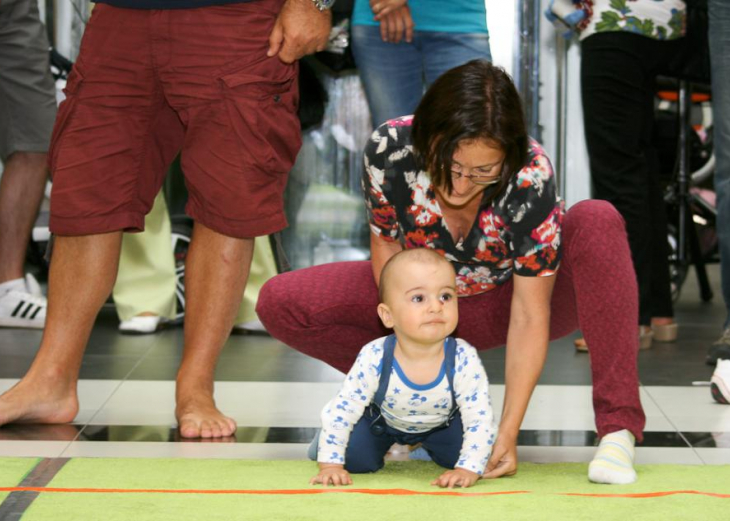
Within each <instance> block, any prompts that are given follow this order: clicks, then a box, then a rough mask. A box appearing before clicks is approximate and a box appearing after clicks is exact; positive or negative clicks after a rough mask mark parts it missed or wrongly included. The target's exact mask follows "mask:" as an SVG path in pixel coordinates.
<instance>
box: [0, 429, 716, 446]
mask: <svg viewBox="0 0 730 521" xmlns="http://www.w3.org/2000/svg"><path fill="white" fill-rule="evenodd" d="M60 427H61V426H59V425H50V426H49V425H6V426H5V427H2V428H0V439H14V440H41V441H71V440H74V439H75V440H76V441H95V442H106V441H122V442H138V441H146V442H162V443H166V442H173V443H177V442H188V443H207V442H209V440H202V439H189V438H182V437H180V434H179V432H178V430H177V428H176V427H174V426H169V425H88V426H83V425H65V426H63V427H65V428H60ZM316 432H317V429H315V428H311V427H248V426H247V427H239V428H238V430H237V431H236V433H235V435H234V436H232V437H231V438H229V439H228V440H223V441H229V442H230V443H309V442H311V441H312V439H313V438H314V436H315V434H316ZM723 436H724V438H729V437H730V433H710V432H682V433H680V432H674V431H652V432H645V433H644V441H643V442H642V443H640V444H639V446H640V447H666V448H689V447H704V448H713V447H723V446H724V447H725V448H728V447H727V444H728V443H730V442H728V441H724V439H723ZM597 443H598V437H597V436H596V433H595V432H593V431H579V430H575V431H571V430H522V431H520V434H519V437H518V439H517V444H518V445H519V446H522V447H593V446H595V445H596V444H597Z"/></svg>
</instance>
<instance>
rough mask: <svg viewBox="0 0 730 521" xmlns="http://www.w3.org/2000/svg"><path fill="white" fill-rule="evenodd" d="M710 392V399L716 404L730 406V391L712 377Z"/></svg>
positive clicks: (717, 379)
mask: <svg viewBox="0 0 730 521" xmlns="http://www.w3.org/2000/svg"><path fill="white" fill-rule="evenodd" d="M710 390H711V391H712V397H713V398H714V399H715V401H716V402H717V403H721V404H723V405H730V390H728V389H727V388H726V387H725V385H724V384H723V382H721V381H720V379H719V378H715V377H714V376H713V377H712V383H711V384H710Z"/></svg>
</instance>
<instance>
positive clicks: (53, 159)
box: [48, 67, 84, 175]
mask: <svg viewBox="0 0 730 521" xmlns="http://www.w3.org/2000/svg"><path fill="white" fill-rule="evenodd" d="M83 81H84V76H83V74H81V71H80V70H79V68H78V67H74V70H73V72H72V73H71V75H70V76H69V78H68V81H67V82H66V87H65V88H64V89H63V93H64V94H65V95H66V99H64V100H63V101H62V102H61V105H60V106H59V107H58V114H57V115H56V122H55V123H54V124H53V134H52V135H51V145H50V146H49V149H48V167H49V169H50V172H51V175H53V172H54V171H55V170H56V163H57V159H58V152H59V150H60V149H61V142H62V140H63V133H64V131H65V129H66V128H67V127H68V123H69V121H70V120H71V117H72V115H73V112H74V109H75V108H76V102H77V100H76V98H77V96H76V93H77V92H78V90H79V88H80V87H81V84H82V83H83Z"/></svg>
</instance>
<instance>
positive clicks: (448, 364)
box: [444, 336, 457, 413]
mask: <svg viewBox="0 0 730 521" xmlns="http://www.w3.org/2000/svg"><path fill="white" fill-rule="evenodd" d="M444 366H445V369H446V377H447V378H448V379H449V389H451V412H452V413H453V412H454V411H455V410H456V409H457V405H456V391H455V390H454V373H455V372H456V339H454V337H452V336H450V337H447V338H446V346H445V350H444Z"/></svg>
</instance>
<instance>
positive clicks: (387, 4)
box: [370, 0, 406, 20]
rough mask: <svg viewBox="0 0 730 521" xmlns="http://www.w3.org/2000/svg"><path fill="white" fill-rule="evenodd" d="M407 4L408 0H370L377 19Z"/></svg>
mask: <svg viewBox="0 0 730 521" xmlns="http://www.w3.org/2000/svg"><path fill="white" fill-rule="evenodd" d="M404 5H406V0H370V8H371V9H372V10H373V13H374V14H375V19H376V20H381V19H382V18H383V16H385V15H386V14H388V13H391V12H393V11H395V10H396V9H398V8H399V7H403V6H404Z"/></svg>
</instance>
